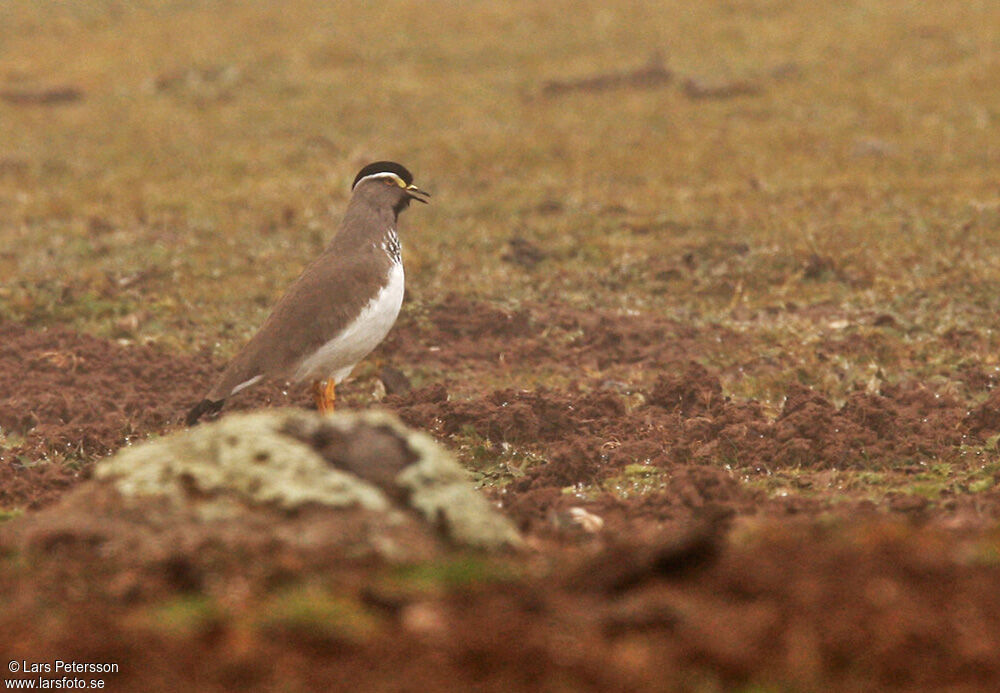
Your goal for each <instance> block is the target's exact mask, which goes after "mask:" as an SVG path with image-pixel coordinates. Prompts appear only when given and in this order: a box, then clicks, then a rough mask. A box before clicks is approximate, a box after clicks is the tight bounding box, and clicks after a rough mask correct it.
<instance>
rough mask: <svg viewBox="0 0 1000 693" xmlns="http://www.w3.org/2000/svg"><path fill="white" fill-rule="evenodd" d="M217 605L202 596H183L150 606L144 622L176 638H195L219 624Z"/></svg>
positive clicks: (219, 614)
mask: <svg viewBox="0 0 1000 693" xmlns="http://www.w3.org/2000/svg"><path fill="white" fill-rule="evenodd" d="M221 618H222V614H221V611H220V609H219V606H218V604H217V603H216V602H215V601H214V600H213V599H212V598H210V597H207V596H204V595H185V596H182V597H178V598H176V599H172V600H170V601H166V602H161V603H159V604H155V605H153V606H150V607H149V608H148V609H147V610H146V613H145V617H144V620H145V621H146V622H147V623H148V624H149V626H150V627H151V628H153V629H155V630H157V631H160V632H162V633H165V634H169V635H171V636H173V637H177V638H185V637H195V636H197V635H198V634H200V633H204V632H206V631H208V630H209V629H211V628H212V627H213V626H215V625H216V624H217V623H219V621H220V619H221Z"/></svg>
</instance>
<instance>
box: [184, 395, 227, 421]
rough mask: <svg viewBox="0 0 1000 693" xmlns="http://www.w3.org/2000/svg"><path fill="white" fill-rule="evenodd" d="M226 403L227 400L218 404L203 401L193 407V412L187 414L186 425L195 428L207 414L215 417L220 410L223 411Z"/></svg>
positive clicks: (208, 400) (207, 400)
mask: <svg viewBox="0 0 1000 693" xmlns="http://www.w3.org/2000/svg"><path fill="white" fill-rule="evenodd" d="M225 403H226V400H224V399H220V400H219V401H217V402H213V401H212V400H210V399H203V400H201V401H200V402H198V404H196V405H194V406H193V407H191V411H189V412H188V413H187V417H185V419H184V423H185V424H187V425H188V426H194V425H195V424H197V423H198V421H199V420H200V419H201V417H203V416H205V415H206V414H207V415H208V416H213V415H215V414H218V413H219V410H220V409H222V405H223V404H225Z"/></svg>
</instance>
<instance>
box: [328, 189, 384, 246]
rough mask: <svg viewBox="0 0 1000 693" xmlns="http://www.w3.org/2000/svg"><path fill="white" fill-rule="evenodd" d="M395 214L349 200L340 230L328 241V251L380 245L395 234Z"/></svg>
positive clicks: (359, 201) (364, 202) (363, 202)
mask: <svg viewBox="0 0 1000 693" xmlns="http://www.w3.org/2000/svg"><path fill="white" fill-rule="evenodd" d="M396 217H397V215H396V212H395V211H394V210H392V209H391V208H384V207H382V208H380V207H375V206H374V205H371V204H369V203H367V201H365V200H357V199H355V200H351V203H350V204H349V205H348V206H347V211H346V212H344V220H343V222H341V224H340V229H339V230H338V231H337V233H336V234H335V235H334V237H333V239H332V240H331V241H330V245H329V250H334V251H339V252H343V251H345V250H350V249H355V248H360V247H363V246H366V245H371V244H372V243H373V242H375V243H381V242H382V241H383V240H385V239H386V238H387V237H389V236H392V235H395V233H396Z"/></svg>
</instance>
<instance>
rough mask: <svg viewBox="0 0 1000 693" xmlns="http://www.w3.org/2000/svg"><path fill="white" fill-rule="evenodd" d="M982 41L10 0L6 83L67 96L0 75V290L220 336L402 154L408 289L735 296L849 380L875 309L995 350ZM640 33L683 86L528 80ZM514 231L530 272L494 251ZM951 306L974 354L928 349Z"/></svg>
mask: <svg viewBox="0 0 1000 693" xmlns="http://www.w3.org/2000/svg"><path fill="white" fill-rule="evenodd" d="M998 37H1000V7H998V6H997V5H996V3H993V2H987V1H986V0H982V1H980V2H966V3H932V4H931V3H919V2H915V1H911V2H904V1H902V0H882V1H881V2H877V3H874V2H860V1H858V2H848V3H840V2H806V1H804V0H802V1H794V0H785V1H779V2H765V1H763V0H760V1H751V0H730V1H728V2H711V3H687V2H665V3H645V2H628V3H619V4H617V5H616V6H615V7H614V8H609V7H607V6H606V3H579V2H567V1H564V0H555V1H554V2H549V3H544V4H539V3H533V2H514V3H510V4H507V5H505V6H502V7H501V6H493V5H482V4H479V3H473V4H469V3H453V2H444V1H440V2H432V3H429V4H428V3H426V2H424V3H414V2H401V1H396V2H393V1H389V2H383V3H379V4H378V5H377V6H375V7H373V6H371V4H370V3H364V2H338V3H331V2H325V1H324V2H320V1H319V0H292V1H289V2H282V3H277V2H274V3H267V2H255V3H237V2H222V1H217V2H210V1H209V2H198V3H195V2H183V1H180V0H175V1H167V0H147V1H146V2H139V3H121V2H116V1H112V0H92V1H91V0H88V1H86V2H84V1H83V0H77V1H75V2H73V1H70V2H56V1H55V0H47V1H43V0H39V1H38V2H33V3H6V4H4V5H3V6H2V7H0V91H2V90H5V89H6V90H30V89H38V88H44V87H52V86H62V85H68V86H73V87H77V88H79V89H81V90H82V91H83V93H84V98H83V100H82V101H79V102H77V103H73V104H65V105H59V106H31V105H14V104H11V103H5V102H3V101H0V141H2V142H3V143H4V145H3V147H2V149H0V272H2V274H3V276H4V278H5V280H4V283H3V286H2V288H0V315H6V316H10V317H14V318H16V319H24V320H30V321H32V322H36V323H41V324H45V323H51V322H69V323H71V324H74V325H76V326H77V327H79V328H80V329H83V330H86V331H91V332H96V333H99V334H104V335H113V336H119V337H125V338H132V339H142V338H153V339H157V340H160V341H162V342H164V343H166V344H167V345H168V346H169V348H173V349H178V350H191V349H194V348H196V347H198V346H200V345H204V344H212V345H217V348H218V349H219V352H220V355H224V354H227V353H230V352H231V351H232V349H233V348H235V346H236V345H238V343H240V341H241V340H242V338H243V337H244V336H245V335H246V334H248V333H249V332H250V331H251V330H252V329H253V328H254V326H255V325H257V324H258V323H259V321H260V319H261V318H262V316H263V314H264V312H265V311H266V309H267V306H268V305H269V304H270V302H271V301H272V300H273V298H274V297H275V296H276V294H277V293H278V292H279V291H280V290H281V288H282V287H283V286H285V285H286V284H287V282H288V281H289V279H290V278H291V277H292V276H294V275H295V273H296V272H297V270H298V269H299V268H300V267H301V266H302V264H303V263H304V262H306V261H307V260H308V258H310V257H311V256H312V255H313V254H314V253H315V252H316V250H317V249H318V248H319V247H321V246H322V245H323V244H324V242H325V240H326V238H327V237H328V236H329V233H330V231H331V229H332V228H333V226H334V225H335V224H336V221H337V216H338V215H339V211H340V209H341V208H342V206H343V204H344V202H345V200H346V196H347V193H348V186H349V183H350V180H351V178H352V176H353V174H354V173H355V171H356V169H357V168H358V167H359V165H361V164H363V163H365V162H366V161H368V160H371V159H373V158H382V157H387V158H394V159H398V160H400V161H403V162H405V163H406V164H407V165H409V166H410V167H411V168H412V169H413V170H414V171H415V172H416V173H417V178H418V181H419V182H420V183H421V184H422V185H423V186H425V187H427V188H429V189H431V190H433V191H434V193H435V199H434V204H433V205H431V206H430V207H428V208H426V209H425V208H421V209H418V210H413V211H411V212H410V213H408V216H407V219H406V222H405V228H404V234H405V237H404V244H405V250H406V253H407V261H408V277H409V280H410V288H411V290H412V298H413V301H412V303H411V306H415V305H419V304H421V303H428V302H433V301H434V300H435V296H436V295H438V293H439V292H441V291H446V290H458V291H463V292H469V293H472V294H475V295H478V296H482V297H486V298H490V299H493V300H497V301H501V302H510V303H516V302H517V301H520V300H529V299H544V300H551V297H552V296H558V297H559V298H560V300H563V301H566V302H569V303H572V304H575V305H579V306H593V305H598V306H604V307H610V308H621V309H629V310H637V311H640V312H653V311H656V312H661V313H667V314H672V315H676V316H678V317H681V318H684V319H687V320H692V321H712V322H725V323H727V324H732V325H734V326H736V327H738V328H739V329H741V330H744V331H747V332H749V333H751V334H753V335H754V336H755V337H758V339H756V340H755V341H754V342H753V343H754V344H755V345H756V346H755V349H759V350H762V351H766V350H768V349H771V350H774V351H775V353H782V354H786V355H790V358H791V359H792V360H796V359H797V360H798V361H799V362H800V364H801V367H800V371H801V373H800V375H799V376H796V377H799V378H800V379H803V380H806V381H809V382H813V383H815V384H818V385H821V386H823V387H825V388H826V389H828V390H832V391H834V394H836V389H837V387H838V385H837V383H839V382H843V381H844V377H840V376H838V377H837V378H834V379H833V381H831V380H830V376H829V364H826V363H819V362H817V361H816V359H815V358H814V357H813V352H814V351H815V344H816V342H817V341H818V340H825V339H836V338H838V336H839V335H842V334H845V330H846V333H850V332H852V331H859V330H860V331H862V332H863V331H864V329H865V328H864V326H863V325H860V322H859V321H860V318H861V316H868V315H872V314H882V313H888V314H891V315H893V316H894V317H895V318H896V319H897V320H898V321H899V324H900V325H901V327H900V329H899V330H898V333H897V334H896V338H895V341H893V340H890V341H889V343H887V344H886V345H885V348H884V349H882V350H881V353H879V354H862V355H860V356H859V357H858V362H857V363H850V364H847V365H845V366H844V369H845V370H847V371H852V369H853V370H856V371H857V372H858V373H860V374H862V375H863V374H865V373H867V372H868V371H870V370H872V368H873V367H874V369H875V370H878V369H879V368H883V369H884V371H887V372H886V373H885V375H886V377H890V378H891V377H894V376H899V375H900V374H902V373H904V372H907V373H909V372H915V373H916V374H918V375H921V374H923V375H929V374H932V373H934V372H936V371H935V369H939V368H940V366H941V364H940V363H937V362H935V361H934V359H937V361H941V360H942V359H944V361H945V362H948V361H949V360H959V359H965V358H974V359H978V360H980V361H981V362H983V363H987V364H991V363H993V362H994V361H995V356H994V354H995V353H996V350H995V347H996V346H997V344H996V339H995V338H994V337H993V333H992V325H993V324H994V322H995V316H996V314H997V311H998V308H1000V292H998V291H997V289H998V288H1000V281H998V278H1000V267H998V262H1000V255H998V254H997V251H996V248H997V247H998V244H997V241H998V240H1000V239H998V236H1000V192H998V187H997V179H996V171H997V165H998V162H1000V150H998V145H997V144H996V143H997V142H1000V91H997V90H996V89H995V78H996V74H997V71H998V68H1000V64H998V62H1000V59H998V58H997V56H1000V38H998ZM657 52H660V53H662V54H663V55H665V56H666V60H667V64H668V66H669V67H670V68H671V69H672V70H674V71H675V73H676V75H677V79H675V81H674V83H672V84H670V85H667V86H661V87H657V88H650V89H635V88H628V89H617V90H606V91H576V92H571V93H566V94H562V95H557V96H546V95H545V94H544V93H543V87H544V84H545V83H546V82H548V81H549V80H572V79H576V78H586V77H589V76H593V75H597V74H601V73H607V72H614V71H622V70H629V69H633V68H637V67H639V66H641V65H643V64H644V63H645V62H646V61H647V59H649V57H650V56H651V55H654V54H656V53H657ZM688 77H693V78H696V79H698V80H700V81H702V82H704V83H710V84H716V83H722V84H725V83H726V82H727V81H730V80H741V81H747V82H750V83H752V84H753V85H755V86H757V87H759V90H760V91H759V93H758V94H756V95H747V96H739V97H734V98H722V99H693V98H691V97H689V96H688V95H686V94H685V92H684V90H683V89H682V88H681V82H682V80H683V79H685V78H688ZM515 234H516V235H520V236H523V237H525V238H527V239H529V240H530V241H532V242H533V243H535V244H536V245H538V246H539V247H540V248H541V249H542V250H543V251H544V252H545V253H546V254H547V259H545V260H544V261H543V262H542V264H541V265H540V266H539V267H538V269H537V271H535V272H527V271H524V270H523V269H521V268H518V267H516V266H512V265H510V264H507V263H504V262H501V261H500V260H499V257H500V255H501V254H502V250H503V247H504V244H505V243H506V241H507V240H508V239H509V238H510V237H511V236H513V235H515ZM685 255H687V256H688V260H687V264H685V261H684V257H685ZM790 303H794V304H795V305H797V306H821V307H822V309H821V310H814V311H812V312H809V311H805V312H803V311H798V312H797V311H789V310H787V307H788V306H789V304H790ZM845 321H846V327H845V326H844V325H845ZM831 325H832V327H831ZM950 328H960V329H968V330H973V331H976V332H977V333H978V334H980V335H982V336H983V339H982V340H980V342H979V344H980V350H979V351H977V352H975V353H966V352H963V351H962V350H957V351H955V352H954V353H952V352H948V353H945V354H943V355H942V354H930V355H928V354H926V353H924V352H922V351H921V349H922V347H921V344H923V343H925V342H927V340H932V339H933V338H934V337H935V336H936V335H940V334H941V333H942V332H944V331H946V330H948V329H950ZM983 345H985V346H986V347H987V348H982V346H983ZM745 356H747V355H746V354H733V362H734V363H735V362H738V361H739V360H740V359H741V358H744V357H745ZM925 356H926V357H927V358H924V357H925ZM873 364H874V366H873ZM945 365H947V363H946V364H945ZM780 380H781V378H780V377H778V378H777V381H780ZM777 381H775V382H772V381H766V380H762V381H757V380H752V379H751V380H747V381H735V382H731V383H728V385H729V387H730V388H731V389H732V390H733V391H735V392H737V393H738V394H745V395H754V396H763V397H767V396H768V395H770V394H772V393H773V392H774V391H775V390H776V389H777V388H778V387H779V385H780V382H777Z"/></svg>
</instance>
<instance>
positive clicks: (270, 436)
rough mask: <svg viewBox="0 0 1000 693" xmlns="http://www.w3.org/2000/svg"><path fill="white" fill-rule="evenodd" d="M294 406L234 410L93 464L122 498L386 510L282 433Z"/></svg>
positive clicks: (370, 489) (357, 482)
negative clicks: (233, 412) (232, 412)
mask: <svg viewBox="0 0 1000 693" xmlns="http://www.w3.org/2000/svg"><path fill="white" fill-rule="evenodd" d="M291 414H292V413H291V412H288V411H284V412H281V411H279V412H267V411H265V412H255V413H250V414H234V415H232V416H227V417H225V418H223V419H221V420H219V421H216V422H214V423H211V424H207V425H204V426H199V427H196V428H192V429H190V430H187V431H183V432H180V433H175V434H173V435H170V436H167V437H165V438H162V439H159V440H154V441H151V442H148V443H144V444H141V445H136V446H135V447H130V448H126V449H124V450H122V451H121V452H119V453H118V454H117V455H115V456H114V457H112V458H111V459H109V460H107V461H105V462H102V463H100V464H98V465H97V466H96V468H95V469H94V478H96V479H105V480H108V481H110V482H111V483H113V484H114V486H115V488H116V489H117V490H118V492H119V493H121V494H122V495H123V496H125V497H127V498H132V497H142V496H163V497H166V498H168V499H170V500H172V501H175V502H184V503H195V504H199V505H202V506H204V507H206V508H214V509H216V510H220V511H221V510H222V509H223V507H224V506H225V505H226V504H228V503H232V502H233V501H237V502H238V501H242V502H244V503H249V504H274V505H276V506H278V507H281V508H284V509H286V510H291V509H294V508H297V507H300V506H302V505H305V504H307V503H317V504H320V505H326V506H331V507H348V506H360V507H362V508H365V509H368V510H376V511H384V510H388V509H389V501H388V499H387V498H386V497H385V494H383V493H382V492H381V491H379V490H378V489H377V488H375V487H374V486H372V485H371V484H368V483H366V482H364V481H363V480H361V479H360V478H358V477H357V476H354V475H352V474H348V473H346V472H342V471H340V470H338V469H335V468H332V467H331V466H330V465H329V464H328V463H327V462H326V460H324V459H323V458H322V457H321V456H320V455H319V454H317V452H316V451H315V450H313V449H312V448H310V447H309V446H308V445H306V444H304V443H302V442H301V441H299V440H296V439H294V438H291V437H289V436H288V435H286V434H284V433H281V431H280V429H281V427H282V426H284V425H285V422H286V419H287V417H288V416H290V415H291Z"/></svg>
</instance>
